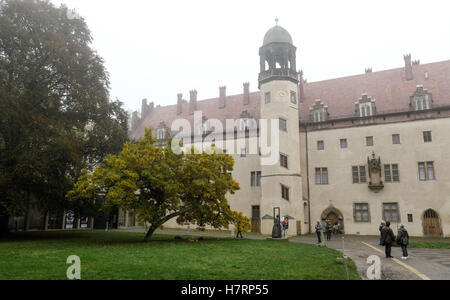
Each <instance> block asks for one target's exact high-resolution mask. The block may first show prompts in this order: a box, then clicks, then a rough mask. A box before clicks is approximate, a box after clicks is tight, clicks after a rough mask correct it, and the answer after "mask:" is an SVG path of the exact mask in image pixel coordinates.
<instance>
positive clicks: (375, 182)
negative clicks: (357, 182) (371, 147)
mask: <svg viewBox="0 0 450 300" xmlns="http://www.w3.org/2000/svg"><path fill="white" fill-rule="evenodd" d="M367 164H368V167H369V177H370V181H369V189H371V190H372V191H374V192H375V193H379V192H380V191H381V190H382V189H383V188H384V184H383V180H382V175H381V172H382V170H381V158H380V157H378V159H377V158H376V157H375V152H373V153H372V158H370V157H368V158H367Z"/></svg>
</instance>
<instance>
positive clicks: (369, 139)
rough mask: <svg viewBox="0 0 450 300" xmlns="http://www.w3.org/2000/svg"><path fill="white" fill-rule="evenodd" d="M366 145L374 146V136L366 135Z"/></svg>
mask: <svg viewBox="0 0 450 300" xmlns="http://www.w3.org/2000/svg"><path fill="white" fill-rule="evenodd" d="M366 146H367V147H372V146H373V136H367V137H366Z"/></svg>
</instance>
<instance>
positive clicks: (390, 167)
mask: <svg viewBox="0 0 450 300" xmlns="http://www.w3.org/2000/svg"><path fill="white" fill-rule="evenodd" d="M383 172H384V181H385V182H387V183H399V182H400V167H399V164H384V165H383Z"/></svg>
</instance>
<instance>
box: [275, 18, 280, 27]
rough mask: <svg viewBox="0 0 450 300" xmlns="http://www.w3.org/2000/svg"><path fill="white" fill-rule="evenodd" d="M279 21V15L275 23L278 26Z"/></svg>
mask: <svg viewBox="0 0 450 300" xmlns="http://www.w3.org/2000/svg"><path fill="white" fill-rule="evenodd" d="M278 21H280V20H279V19H278V17H276V18H275V24H276V25H277V26H278Z"/></svg>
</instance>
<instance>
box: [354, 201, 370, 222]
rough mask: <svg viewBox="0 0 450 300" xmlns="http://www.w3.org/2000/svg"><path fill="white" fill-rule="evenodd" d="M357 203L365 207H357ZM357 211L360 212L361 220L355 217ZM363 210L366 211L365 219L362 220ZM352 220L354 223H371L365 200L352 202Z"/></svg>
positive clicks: (368, 208)
mask: <svg viewBox="0 0 450 300" xmlns="http://www.w3.org/2000/svg"><path fill="white" fill-rule="evenodd" d="M358 205H359V206H364V207H366V209H364V208H360V209H358V208H357V206H358ZM358 212H359V213H361V220H358V219H357V214H358ZM364 212H367V220H364V218H363V213H364ZM353 220H354V222H355V223H371V215H370V204H369V203H367V202H358V203H353Z"/></svg>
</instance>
